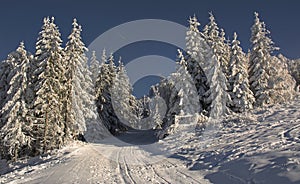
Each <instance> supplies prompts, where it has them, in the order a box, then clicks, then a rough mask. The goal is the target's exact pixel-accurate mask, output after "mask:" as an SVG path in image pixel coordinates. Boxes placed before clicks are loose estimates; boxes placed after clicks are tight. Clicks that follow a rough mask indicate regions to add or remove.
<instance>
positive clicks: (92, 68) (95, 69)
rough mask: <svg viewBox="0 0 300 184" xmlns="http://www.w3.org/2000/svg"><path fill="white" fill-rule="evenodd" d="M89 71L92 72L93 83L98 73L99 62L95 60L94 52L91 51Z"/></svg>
mask: <svg viewBox="0 0 300 184" xmlns="http://www.w3.org/2000/svg"><path fill="white" fill-rule="evenodd" d="M90 71H91V72H92V80H93V83H95V82H96V79H97V77H98V75H99V73H100V62H99V61H98V60H97V56H96V52H95V51H93V52H92V57H91V61H90Z"/></svg>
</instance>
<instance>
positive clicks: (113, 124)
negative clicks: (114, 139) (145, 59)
mask: <svg viewBox="0 0 300 184" xmlns="http://www.w3.org/2000/svg"><path fill="white" fill-rule="evenodd" d="M115 77H116V66H115V64H114V57H113V55H112V54H110V56H109V58H108V61H107V63H105V64H103V65H102V67H101V70H100V74H99V76H98V78H97V80H96V86H95V94H96V105H97V111H98V114H99V117H100V119H101V121H102V122H103V124H104V125H105V127H106V128H107V129H108V130H109V131H110V132H111V133H113V134H115V133H117V132H119V131H124V130H127V126H125V125H124V124H121V123H120V120H119V118H118V116H117V115H116V113H115V111H114V108H113V105H112V101H111V88H112V87H113V85H114V82H115V81H114V79H115Z"/></svg>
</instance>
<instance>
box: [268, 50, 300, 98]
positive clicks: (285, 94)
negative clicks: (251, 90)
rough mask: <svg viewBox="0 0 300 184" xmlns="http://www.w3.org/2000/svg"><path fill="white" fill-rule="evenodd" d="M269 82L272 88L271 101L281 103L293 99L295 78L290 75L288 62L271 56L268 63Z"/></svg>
mask: <svg viewBox="0 0 300 184" xmlns="http://www.w3.org/2000/svg"><path fill="white" fill-rule="evenodd" d="M269 73H270V76H271V78H270V79H269V80H270V81H269V84H270V87H271V88H273V91H272V92H271V93H270V96H271V99H272V102H273V103H283V102H287V101H290V100H292V99H294V97H295V94H296V93H295V88H296V80H295V79H294V78H293V77H292V76H291V74H290V72H289V69H288V64H287V63H286V62H284V61H282V60H281V59H279V58H278V57H276V56H272V58H271V64H270V72H269Z"/></svg>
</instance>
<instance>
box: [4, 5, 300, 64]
mask: <svg viewBox="0 0 300 184" xmlns="http://www.w3.org/2000/svg"><path fill="white" fill-rule="evenodd" d="M299 9H300V1H299V0H268V1H267V0H207V1H203V0H173V1H171V0H160V1H158V0H139V1H137V0H126V1H121V0H119V1H116V0H101V1H100V0H80V1H79V0H51V1H50V0H44V1H41V0H27V1H24V0H1V1H0V23H1V26H0V27H1V28H0V60H3V59H5V58H6V56H7V54H8V53H9V52H11V51H13V50H15V49H16V47H17V46H18V44H19V42H20V41H24V42H25V45H26V48H27V50H29V51H30V52H33V53H34V51H35V41H36V39H37V36H38V32H39V31H40V29H41V26H42V19H43V17H45V16H54V17H55V18H56V21H55V22H56V24H57V25H58V26H59V29H60V32H61V33H62V39H63V40H64V41H65V40H66V38H67V36H68V34H69V32H70V30H71V23H72V19H73V18H74V17H76V18H77V19H78V21H79V23H80V24H81V25H82V26H83V33H82V34H83V35H82V37H83V40H84V42H85V43H86V45H89V44H90V43H91V42H92V41H93V40H94V39H95V38H97V37H98V36H99V35H101V34H102V33H103V32H105V31H107V30H109V29H110V28H112V27H114V26H117V25H119V24H122V23H125V22H128V21H132V20H139V19H164V20H170V21H174V22H177V23H180V24H182V25H187V24H188V22H187V19H188V17H189V16H191V15H193V14H196V15H197V17H198V19H199V21H200V23H201V28H202V26H203V25H205V24H206V23H207V22H208V12H210V11H212V12H213V14H214V15H215V18H216V20H217V23H218V25H219V27H222V28H224V30H225V32H226V35H227V36H229V37H230V38H232V35H233V32H234V31H236V32H237V33H238V35H239V39H240V41H241V43H242V47H243V49H244V50H245V51H247V49H248V48H249V46H250V43H249V38H250V27H251V25H252V23H253V17H254V16H253V12H254V11H258V12H259V13H260V17H261V19H262V20H263V21H265V23H266V25H267V28H268V29H269V30H270V31H271V36H272V39H273V41H274V42H275V44H276V46H278V47H280V48H281V50H280V53H282V54H284V55H285V56H287V57H288V58H300V36H299V33H300V21H299V17H300V10H299ZM155 44H156V43H154V45H155ZM143 48H144V49H141V47H132V48H131V47H128V48H127V50H126V49H124V50H126V52H125V51H123V52H122V54H121V55H122V57H123V58H125V60H126V58H127V59H128V58H130V59H133V58H136V57H140V56H142V55H147V54H151V53H155V52H161V53H156V54H158V55H160V54H161V55H165V56H169V57H171V58H173V56H174V58H175V54H176V53H175V52H174V50H175V48H173V49H170V48H168V46H166V45H162V46H161V48H163V49H161V48H160V49H157V48H158V47H153V44H148V45H147V44H145V45H144V47H143ZM145 48H147V49H145ZM126 53H130V54H128V55H127V54H126ZM125 62H126V61H125Z"/></svg>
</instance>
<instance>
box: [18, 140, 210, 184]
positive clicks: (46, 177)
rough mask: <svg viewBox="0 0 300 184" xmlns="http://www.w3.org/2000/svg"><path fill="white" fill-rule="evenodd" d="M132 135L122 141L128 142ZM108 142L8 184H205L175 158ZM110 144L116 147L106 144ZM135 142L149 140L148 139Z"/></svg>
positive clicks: (76, 153)
mask: <svg viewBox="0 0 300 184" xmlns="http://www.w3.org/2000/svg"><path fill="white" fill-rule="evenodd" d="M134 136H135V135H125V136H123V137H122V138H128V139H127V141H130V140H131V138H132V137H134ZM138 136H140V135H138ZM112 139H114V140H107V142H104V143H100V144H86V145H84V146H82V147H79V148H78V149H77V150H75V151H73V152H71V153H69V156H68V159H67V160H66V161H64V162H62V163H60V164H58V165H55V166H53V167H50V168H48V169H43V170H40V171H39V172H37V173H36V172H34V173H30V174H26V175H25V176H24V177H21V179H19V180H15V181H13V182H12V183H28V184H32V183H45V184H47V183H49V184H55V183H59V184H61V183H118V184H119V183H126V184H127V183H209V182H208V180H206V179H203V174H202V173H201V172H200V171H189V170H188V169H187V168H186V166H185V165H184V164H183V162H181V161H180V160H178V159H172V158H166V157H165V156H164V155H159V154H153V152H152V153H151V152H148V151H145V149H147V148H149V146H147V145H137V146H134V145H132V144H128V145H127V146H126V145H123V144H124V142H123V141H120V142H118V141H115V138H112ZM112 141H113V142H116V143H117V145H113V144H108V143H111V142H112ZM138 141H139V142H138V143H142V142H144V141H149V137H147V136H145V137H144V138H142V137H140V138H139V139H138ZM120 144H122V145H120ZM125 144H126V143H125Z"/></svg>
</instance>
